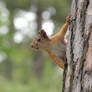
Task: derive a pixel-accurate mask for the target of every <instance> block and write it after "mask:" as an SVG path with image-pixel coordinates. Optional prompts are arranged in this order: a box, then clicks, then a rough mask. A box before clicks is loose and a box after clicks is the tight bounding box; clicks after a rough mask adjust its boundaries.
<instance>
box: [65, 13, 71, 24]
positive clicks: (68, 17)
mask: <svg viewBox="0 0 92 92" xmlns="http://www.w3.org/2000/svg"><path fill="white" fill-rule="evenodd" d="M70 18H71V14H69V15H68V16H67V18H66V22H68V23H69V22H70Z"/></svg>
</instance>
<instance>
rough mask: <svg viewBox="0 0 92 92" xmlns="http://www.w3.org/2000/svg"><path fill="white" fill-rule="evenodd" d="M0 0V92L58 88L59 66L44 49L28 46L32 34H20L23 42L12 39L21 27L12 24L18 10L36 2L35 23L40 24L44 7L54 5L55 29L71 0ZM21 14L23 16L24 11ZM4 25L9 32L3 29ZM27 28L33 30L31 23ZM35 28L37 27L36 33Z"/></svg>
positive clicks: (58, 91) (44, 91) (43, 91)
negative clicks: (43, 51)
mask: <svg viewBox="0 0 92 92" xmlns="http://www.w3.org/2000/svg"><path fill="white" fill-rule="evenodd" d="M2 1H4V2H3V3H1V1H0V4H1V5H0V92H61V89H62V70H61V69H59V68H57V66H56V64H55V63H54V62H53V61H52V60H51V59H50V58H49V57H48V55H47V54H46V53H41V52H35V51H33V50H32V49H31V48H30V42H31V41H32V38H30V37H28V36H27V35H24V34H22V35H23V38H24V39H23V41H22V42H20V43H17V42H15V41H14V36H15V34H16V33H18V32H20V31H21V30H20V29H17V28H15V26H14V19H15V18H16V15H17V16H18V13H19V12H18V11H24V12H25V11H26V12H27V11H28V12H29V11H31V10H32V6H34V5H35V6H36V7H37V8H36V9H37V10H38V11H37V12H36V11H35V12H36V15H37V18H38V19H37V20H36V23H37V25H38V26H39V24H40V23H39V19H41V18H40V17H41V14H42V13H43V11H46V10H47V9H48V8H50V7H54V8H55V9H56V14H53V16H51V20H53V21H54V24H56V28H55V29H56V31H57V29H59V28H60V27H61V25H62V24H63V23H64V21H65V17H66V16H67V14H68V13H69V10H70V2H69V1H71V0H69V1H67V0H15V1H14V0H2ZM4 3H5V4H4ZM30 7H31V8H30ZM32 11H33V10H32ZM20 14H21V16H23V12H20ZM21 18H22V17H21ZM40 21H41V20H40ZM32 22H33V21H32ZM29 24H31V23H30V22H29ZM31 26H32V25H31ZM3 27H4V28H3ZM33 27H34V26H33ZM1 28H2V29H1ZM7 28H8V32H7V33H4V31H6V30H7ZM28 29H30V31H31V30H32V29H31V28H30V27H29V28H28ZM37 30H39V28H38V29H36V31H35V33H36V32H37Z"/></svg>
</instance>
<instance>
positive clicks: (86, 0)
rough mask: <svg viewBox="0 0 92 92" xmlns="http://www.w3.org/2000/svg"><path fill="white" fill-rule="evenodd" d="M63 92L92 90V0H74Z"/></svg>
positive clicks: (86, 91) (90, 91)
mask: <svg viewBox="0 0 92 92" xmlns="http://www.w3.org/2000/svg"><path fill="white" fill-rule="evenodd" d="M71 15H72V16H71V23H70V26H69V31H70V32H69V39H68V43H67V50H66V63H65V69H64V74H63V76H64V79H63V92H92V0H72V7H71Z"/></svg>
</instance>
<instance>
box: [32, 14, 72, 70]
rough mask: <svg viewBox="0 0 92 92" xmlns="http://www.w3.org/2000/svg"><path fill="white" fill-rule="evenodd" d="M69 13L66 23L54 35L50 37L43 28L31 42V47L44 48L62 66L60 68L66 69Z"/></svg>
mask: <svg viewBox="0 0 92 92" xmlns="http://www.w3.org/2000/svg"><path fill="white" fill-rule="evenodd" d="M70 17H71V15H69V16H68V17H67V18H66V23H65V24H64V25H63V27H62V28H61V29H60V31H59V32H58V33H56V34H55V35H54V36H51V37H48V36H47V34H46V32H45V31H44V30H43V29H42V30H41V31H40V32H39V33H38V35H37V37H36V38H34V40H33V41H32V43H31V47H32V48H33V49H35V50H39V49H41V50H44V51H46V52H47V53H48V55H49V56H50V57H51V58H52V59H53V60H54V61H55V62H56V64H58V65H59V66H60V68H62V69H64V62H65V57H66V44H67V41H66V40H65V34H66V32H67V29H68V25H69V22H70Z"/></svg>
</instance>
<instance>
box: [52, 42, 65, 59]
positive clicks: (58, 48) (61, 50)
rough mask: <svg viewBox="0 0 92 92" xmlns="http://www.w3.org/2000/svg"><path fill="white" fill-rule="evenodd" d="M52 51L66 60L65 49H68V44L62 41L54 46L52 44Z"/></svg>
mask: <svg viewBox="0 0 92 92" xmlns="http://www.w3.org/2000/svg"><path fill="white" fill-rule="evenodd" d="M50 49H51V51H52V52H53V53H54V54H55V55H56V56H57V57H58V58H59V59H60V60H64V58H65V53H66V52H65V51H66V46H65V44H64V43H62V42H61V41H59V42H57V43H55V44H53V46H51V48H50Z"/></svg>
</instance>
